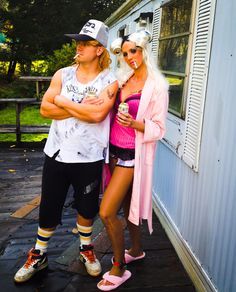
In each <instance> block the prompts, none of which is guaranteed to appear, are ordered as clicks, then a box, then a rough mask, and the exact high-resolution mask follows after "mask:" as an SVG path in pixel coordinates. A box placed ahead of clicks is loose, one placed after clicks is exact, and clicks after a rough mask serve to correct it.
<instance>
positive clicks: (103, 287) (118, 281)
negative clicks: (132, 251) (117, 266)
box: [97, 270, 131, 291]
mask: <svg viewBox="0 0 236 292" xmlns="http://www.w3.org/2000/svg"><path fill="white" fill-rule="evenodd" d="M130 277H131V272H130V271H128V270H125V272H124V274H123V275H122V277H118V276H114V275H110V274H109V272H106V273H105V274H104V275H103V280H107V281H109V282H110V283H112V284H113V285H104V284H100V283H102V281H103V280H101V281H100V282H99V283H98V284H97V287H98V289H100V290H102V291H111V290H114V289H116V288H117V287H119V286H120V285H121V284H123V283H124V282H125V281H127V280H128V279H129V278H130ZM99 284H100V285H99Z"/></svg>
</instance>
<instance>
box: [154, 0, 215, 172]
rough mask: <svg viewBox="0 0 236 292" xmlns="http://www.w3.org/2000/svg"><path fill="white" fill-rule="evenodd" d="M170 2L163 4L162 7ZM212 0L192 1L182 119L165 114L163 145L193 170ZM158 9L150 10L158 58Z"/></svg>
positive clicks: (210, 30) (209, 37)
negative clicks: (192, 15)
mask: <svg viewBox="0 0 236 292" xmlns="http://www.w3.org/2000/svg"><path fill="white" fill-rule="evenodd" d="M171 1H172V0H166V1H163V2H162V4H164V3H167V2H171ZM215 4H216V0H193V8H192V9H194V10H193V13H194V14H195V17H193V23H192V25H193V26H194V29H193V40H192V47H191V48H190V50H191V57H190V59H189V60H187V62H189V68H190V70H189V79H188V81H187V83H188V84H185V86H187V95H186V100H185V102H186V112H185V120H183V119H181V118H178V117H176V116H174V115H173V114H171V113H168V116H167V132H166V135H165V137H164V138H163V143H164V144H165V145H166V146H167V147H169V148H170V149H171V150H172V151H173V152H174V153H175V154H176V155H177V156H178V157H179V158H181V159H182V160H183V161H184V162H185V163H186V164H187V165H188V166H189V167H191V168H192V169H193V170H194V171H196V172H197V171H198V166H199V154H200V145H201V133H202V122H203V112H204V104H205V95H206V86H207V77H208V67H209V57H210V50H211V40H212V31H213V21H214V14H215ZM161 12H162V8H161V5H160V4H159V5H158V6H157V7H155V9H154V16H153V40H152V50H153V54H154V57H156V58H157V57H158V39H159V36H160V27H161Z"/></svg>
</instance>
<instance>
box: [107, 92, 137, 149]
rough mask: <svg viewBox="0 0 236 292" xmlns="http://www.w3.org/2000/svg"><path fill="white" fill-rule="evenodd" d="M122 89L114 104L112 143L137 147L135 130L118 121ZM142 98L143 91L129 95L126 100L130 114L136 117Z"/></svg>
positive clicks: (128, 147)
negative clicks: (117, 115)
mask: <svg viewBox="0 0 236 292" xmlns="http://www.w3.org/2000/svg"><path fill="white" fill-rule="evenodd" d="M121 92H122V91H121V90H119V92H118V96H117V99H116V102H115V106H114V117H113V119H112V122H111V132H110V143H111V144H112V145H114V146H118V147H120V148H127V149H134V148H135V131H134V129H132V128H130V127H124V126H122V125H120V124H118V123H117V119H116V114H117V111H118V106H119V104H120V102H121ZM140 98H141V92H137V93H134V94H132V95H129V96H128V97H127V98H126V100H125V102H126V103H128V105H129V114H130V115H131V116H132V117H133V119H136V116H137V112H138V107H139V102H140Z"/></svg>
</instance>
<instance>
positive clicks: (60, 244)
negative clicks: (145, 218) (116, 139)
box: [0, 147, 195, 292]
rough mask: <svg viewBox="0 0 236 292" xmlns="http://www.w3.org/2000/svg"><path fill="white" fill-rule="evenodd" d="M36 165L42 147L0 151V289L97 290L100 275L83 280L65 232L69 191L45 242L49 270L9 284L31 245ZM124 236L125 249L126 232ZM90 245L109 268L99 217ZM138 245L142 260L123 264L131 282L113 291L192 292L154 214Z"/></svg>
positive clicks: (73, 242) (69, 222)
mask: <svg viewBox="0 0 236 292" xmlns="http://www.w3.org/2000/svg"><path fill="white" fill-rule="evenodd" d="M42 164H43V152H42V148H14V147H12V148H11V147H8V148H5V147H4V148H2V147H0V231H1V232H0V290H1V291H11V292H14V291H24V292H28V291H47V292H57V291H58V292H59V291H63V292H75V291H77V292H80V291H88V292H90V291H98V289H97V288H96V283H97V282H98V281H99V280H100V277H97V278H92V277H90V276H88V275H87V274H86V271H85V270H84V268H83V266H82V265H81V264H80V262H79V261H78V246H79V241H78V239H77V235H74V234H73V233H72V232H71V230H72V229H73V227H74V226H75V211H74V210H73V209H72V208H71V202H72V195H71V192H69V193H68V198H67V201H66V204H65V206H64V215H63V225H62V226H59V227H58V229H57V231H56V233H55V235H54V236H53V238H52V239H51V241H50V245H49V250H48V256H49V269H47V270H46V271H43V272H40V273H38V274H36V275H35V276H34V277H33V278H32V279H31V280H30V281H28V282H27V283H25V284H23V285H16V284H14V282H13V275H14V273H15V272H16V271H17V269H18V268H19V267H20V266H21V265H22V263H23V262H24V260H25V257H26V253H27V251H28V250H29V249H30V248H31V247H32V246H33V244H34V242H35V235H36V231H37V220H38V202H39V200H38V198H39V195H40V186H41V172H42ZM12 215H13V216H12ZM125 235H126V236H125V239H126V246H127V247H128V246H129V242H128V233H127V231H126V232H125ZM94 243H95V248H96V253H97V256H98V258H99V259H100V260H101V264H102V267H103V270H104V271H106V270H108V269H109V267H110V265H111V255H112V252H111V246H110V242H109V240H108V238H107V235H106V232H105V230H104V228H103V225H102V224H101V221H100V220H99V219H97V220H96V221H95V228H94ZM143 246H144V250H145V252H146V258H145V260H143V261H140V262H136V263H132V264H130V265H129V266H128V268H129V269H130V271H131V272H132V278H131V279H130V280H129V281H127V282H126V283H125V284H124V285H122V286H121V287H120V288H119V289H118V290H117V291H160V292H192V291H195V289H194V287H193V285H192V283H191V281H190V279H189V277H188V275H187V274H186V272H185V270H184V268H183V266H182V264H181V263H180V261H179V259H178V257H177V255H176V253H175V250H174V249H173V247H172V245H171V243H170V241H169V240H168V238H167V236H166V235H165V232H164V230H163V229H162V227H161V225H160V223H159V221H158V220H157V218H156V216H154V232H153V234H152V235H151V236H150V235H149V234H148V230H147V227H146V224H143Z"/></svg>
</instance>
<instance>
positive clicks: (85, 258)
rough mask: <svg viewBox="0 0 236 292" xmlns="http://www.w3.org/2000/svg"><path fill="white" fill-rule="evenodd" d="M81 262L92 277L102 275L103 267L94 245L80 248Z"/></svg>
mask: <svg viewBox="0 0 236 292" xmlns="http://www.w3.org/2000/svg"><path fill="white" fill-rule="evenodd" d="M80 261H81V262H82V263H84V265H85V268H86V270H87V272H88V274H89V275H90V276H98V275H100V274H101V272H102V267H101V264H100V262H99V260H98V259H97V258H96V255H95V253H94V251H93V245H91V244H89V245H82V248H80Z"/></svg>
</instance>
